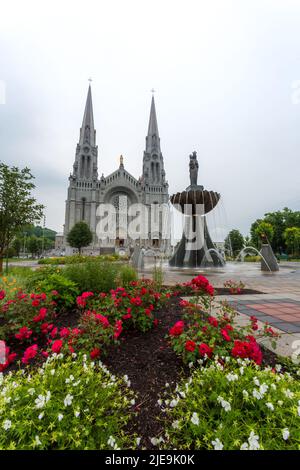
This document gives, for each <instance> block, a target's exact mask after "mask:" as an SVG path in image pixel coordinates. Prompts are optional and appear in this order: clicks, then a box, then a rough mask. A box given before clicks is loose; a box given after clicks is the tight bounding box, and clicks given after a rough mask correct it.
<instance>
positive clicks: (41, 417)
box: [38, 411, 44, 419]
mask: <svg viewBox="0 0 300 470" xmlns="http://www.w3.org/2000/svg"><path fill="white" fill-rule="evenodd" d="M43 417H44V412H43V411H42V413H40V414H39V416H38V418H39V419H43Z"/></svg>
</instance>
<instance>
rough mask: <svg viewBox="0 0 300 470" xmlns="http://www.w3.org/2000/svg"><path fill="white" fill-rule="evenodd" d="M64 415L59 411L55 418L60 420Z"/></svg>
mask: <svg viewBox="0 0 300 470" xmlns="http://www.w3.org/2000/svg"><path fill="white" fill-rule="evenodd" d="M63 417H64V415H62V414H61V413H59V415H58V416H57V419H58V421H61V420H62V419H63Z"/></svg>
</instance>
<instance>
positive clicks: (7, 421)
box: [2, 419, 11, 431]
mask: <svg viewBox="0 0 300 470" xmlns="http://www.w3.org/2000/svg"><path fill="white" fill-rule="evenodd" d="M2 427H3V429H5V431H7V430H8V429H9V428H11V421H10V420H9V419H6V420H5V421H4V423H3V426H2Z"/></svg>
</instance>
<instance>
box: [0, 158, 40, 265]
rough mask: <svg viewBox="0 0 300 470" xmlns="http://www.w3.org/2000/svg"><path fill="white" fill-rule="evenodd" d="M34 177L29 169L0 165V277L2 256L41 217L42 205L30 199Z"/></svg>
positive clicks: (32, 198) (31, 197) (33, 186)
mask: <svg viewBox="0 0 300 470" xmlns="http://www.w3.org/2000/svg"><path fill="white" fill-rule="evenodd" d="M33 178H34V177H33V175H32V174H31V172H30V170H29V168H22V169H19V168H18V167H15V166H13V167H9V166H8V165H6V164H5V163H0V273H1V272H2V270H3V256H4V253H5V250H6V249H7V248H8V247H9V246H10V244H11V243H12V241H13V239H14V237H15V236H16V235H17V234H18V233H20V231H21V230H22V228H23V227H24V226H26V225H28V224H33V223H34V222H35V221H38V220H40V219H41V218H42V216H43V208H44V206H42V205H41V204H37V202H36V199H35V198H34V197H33V196H32V194H31V193H32V190H33V189H34V188H35V185H34V184H33V182H32V180H33Z"/></svg>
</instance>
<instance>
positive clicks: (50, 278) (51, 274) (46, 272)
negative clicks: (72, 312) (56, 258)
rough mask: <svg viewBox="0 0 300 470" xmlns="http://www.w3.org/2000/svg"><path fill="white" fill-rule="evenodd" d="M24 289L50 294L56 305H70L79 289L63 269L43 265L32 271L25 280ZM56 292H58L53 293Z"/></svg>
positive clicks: (73, 302)
mask: <svg viewBox="0 0 300 470" xmlns="http://www.w3.org/2000/svg"><path fill="white" fill-rule="evenodd" d="M25 287H26V290H27V291H30V292H44V293H45V294H47V296H49V295H50V296H52V297H53V300H55V302H56V303H57V305H58V307H62V308H64V307H67V308H69V307H72V306H73V305H74V304H75V301H76V297H77V295H78V294H79V289H78V287H77V285H76V283H75V282H73V281H71V280H70V279H68V278H67V277H66V276H65V275H64V270H63V269H61V268H58V267H55V266H45V267H42V268H39V269H37V270H36V271H33V272H32V274H31V275H30V276H29V277H28V278H27V280H26V285H25ZM54 292H57V293H58V294H53V293H54Z"/></svg>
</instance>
